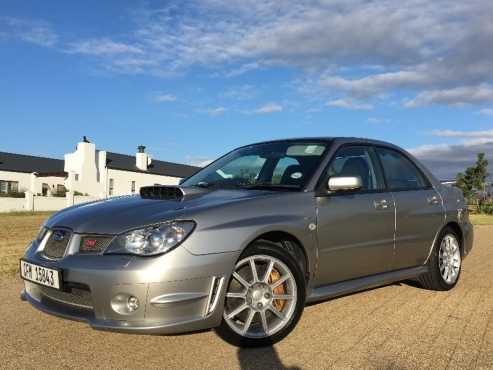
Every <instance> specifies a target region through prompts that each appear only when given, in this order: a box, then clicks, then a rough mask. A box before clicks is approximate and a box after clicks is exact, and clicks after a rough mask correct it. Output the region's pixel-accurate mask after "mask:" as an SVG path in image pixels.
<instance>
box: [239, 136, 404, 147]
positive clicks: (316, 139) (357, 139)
mask: <svg viewBox="0 0 493 370" xmlns="http://www.w3.org/2000/svg"><path fill="white" fill-rule="evenodd" d="M334 141H337V142H344V143H367V144H374V145H386V146H391V147H397V146H396V145H394V144H392V143H389V142H385V141H381V140H375V139H368V138H361V137H350V136H348V137H346V136H334V137H328V136H314V137H296V138H287V139H275V140H267V141H261V142H258V143H252V144H248V145H244V146H251V145H259V144H270V143H289V142H308V143H311V142H317V143H332V142H334Z"/></svg>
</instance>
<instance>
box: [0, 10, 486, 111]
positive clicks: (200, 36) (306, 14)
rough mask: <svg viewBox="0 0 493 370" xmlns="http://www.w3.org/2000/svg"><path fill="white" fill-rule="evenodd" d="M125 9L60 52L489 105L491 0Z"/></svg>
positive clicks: (21, 31)
mask: <svg viewBox="0 0 493 370" xmlns="http://www.w3.org/2000/svg"><path fill="white" fill-rule="evenodd" d="M132 14H133V16H132V18H131V19H132V21H133V23H132V25H133V28H132V29H130V30H128V31H126V32H125V34H121V35H115V36H114V37H111V38H110V37H109V36H106V37H105V36H104V35H101V36H100V37H98V38H91V39H81V40H78V41H74V42H72V43H69V45H68V46H67V47H66V48H65V50H68V51H69V52H72V53H80V54H84V55H89V56H93V57H97V58H99V59H100V62H101V65H102V66H104V68H107V69H111V70H114V71H118V72H124V73H149V74H153V75H159V76H167V75H173V74H177V73H183V72H185V71H186V70H187V69H188V68H191V67H195V66H199V67H209V68H211V69H212V71H220V72H218V73H217V74H218V75H219V76H230V77H232V76H238V75H241V74H243V73H246V72H248V71H252V70H255V69H258V68H265V69H267V68H279V67H290V68H296V69H298V70H300V71H306V72H309V73H307V74H305V76H307V77H306V78H307V79H310V81H312V83H313V84H314V85H316V88H318V89H321V90H323V91H325V93H326V94H327V95H326V96H325V99H326V98H327V97H329V96H332V97H333V96H338V95H335V94H334V92H336V93H344V94H345V95H347V97H346V98H347V99H349V98H351V99H359V100H363V99H368V98H371V97H376V96H378V97H383V98H387V97H388V96H390V95H392V93H396V92H401V93H402V92H403V93H404V94H405V95H406V96H409V99H408V100H407V102H406V106H408V107H415V106H421V105H430V104H445V105H454V106H457V105H464V104H485V103H488V102H491V101H493V100H492V97H491V91H490V90H491V87H490V86H492V85H493V48H492V47H491V40H492V39H493V27H491V19H493V6H491V0H471V1H462V2H457V1H455V2H451V1H450V0H434V1H425V0H407V1H406V2H405V4H403V3H402V2H399V1H390V0H381V1H367V0H330V1H322V0H319V1H312V0H300V1H297V2H294V3H293V2H279V1H278V0H264V1H258V0H191V1H187V2H165V3H164V5H157V3H153V2H150V3H149V4H148V5H146V7H145V8H140V9H139V10H134V12H133V13H132ZM2 19H3V22H2V21H0V27H2V25H3V26H4V27H3V28H7V29H8V32H11V33H17V35H18V36H16V37H20V38H22V39H24V40H26V41H27V40H28V41H29V42H35V43H38V44H45V45H53V44H54V43H55V42H56V39H57V37H56V35H54V34H53V32H52V31H50V29H49V27H47V26H46V25H40V26H39V28H38V30H39V32H32V27H31V28H29V27H24V26H19V25H14V26H12V25H11V24H8V22H6V21H5V18H2ZM10 23H12V22H10ZM14 23H15V22H14ZM26 29H28V30H27V31H26ZM3 31H4V30H2V28H0V33H2V32H3ZM118 40H120V41H118ZM121 40H124V41H121ZM375 66H376V68H375ZM323 71H325V72H323ZM312 90H313V89H312ZM469 93H470V94H469ZM328 94H330V95H328Z"/></svg>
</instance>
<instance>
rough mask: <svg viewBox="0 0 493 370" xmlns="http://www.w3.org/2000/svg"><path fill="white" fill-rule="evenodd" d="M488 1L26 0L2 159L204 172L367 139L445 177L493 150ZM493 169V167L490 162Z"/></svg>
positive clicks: (5, 105) (1, 59)
mask: <svg viewBox="0 0 493 370" xmlns="http://www.w3.org/2000/svg"><path fill="white" fill-rule="evenodd" d="M492 8H493V7H491V6H490V4H488V1H486V0H485V1H479V0H473V1H470V2H467V3H464V4H463V3H461V2H450V1H445V0H443V1H442V0H438V1H433V2H429V1H423V0H409V1H406V3H405V5H402V4H399V2H395V1H372V2H369V1H364V0H344V1H342V0H324V1H322V0H320V1H297V2H296V3H288V2H280V1H272V0H266V1H254V0H241V1H240V0H202V1H179V2H178V1H175V2H171V1H161V2H159V1H152V2H150V1H149V2H143V1H118V2H117V1H106V2H103V1H84V2H67V1H52V2H49V3H47V2H39V1H23V2H19V1H11V0H6V1H3V2H2V11H1V12H0V67H1V68H0V123H1V127H2V131H1V132H2V133H1V137H2V139H1V141H0V150H1V151H10V152H17V153H26V154H34V155H43V156H51V157H62V156H63V154H64V153H67V152H70V151H72V150H73V148H74V145H75V143H76V142H77V141H78V140H79V139H80V138H81V137H82V136H83V135H87V136H88V137H89V138H90V139H91V140H93V141H94V142H96V144H97V146H98V148H101V149H106V150H109V151H116V152H121V153H128V154H132V153H134V152H135V149H136V147H137V145H139V144H144V145H146V146H147V147H148V151H149V152H150V153H151V154H152V155H153V156H154V157H155V158H159V159H162V160H169V161H176V162H184V163H192V164H201V163H203V162H204V161H207V160H210V159H213V158H215V157H217V156H219V155H220V154H222V153H224V152H225V151H227V150H230V149H232V148H234V147H236V146H239V145H242V144H247V143H250V142H255V141H260V140H265V139H271V138H284V137H295V136H333V135H341V136H364V137H371V138H378V139H383V140H387V141H391V142H394V143H396V144H399V145H401V146H403V147H405V148H407V149H411V150H412V151H413V153H414V154H415V155H417V156H418V157H420V158H422V159H423V160H424V161H425V162H427V163H428V164H429V165H430V166H431V167H432V169H433V170H434V171H435V172H436V173H437V174H438V175H439V176H440V177H442V178H446V177H451V176H452V177H453V176H454V174H455V172H456V171H457V170H459V169H461V168H462V167H463V166H464V165H466V164H468V163H471V162H472V161H473V160H474V156H475V153H477V152H478V151H486V152H487V154H488V156H489V157H490V154H489V153H490V152H491V153H492V154H493V150H492V149H493V144H492V143H491V142H492V141H493V125H492V123H493V87H492V79H493V78H492V76H493V48H491V40H493V27H492V26H491V21H490V20H491V19H493V9H492ZM490 160H491V161H492V162H493V157H490Z"/></svg>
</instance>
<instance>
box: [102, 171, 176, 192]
mask: <svg viewBox="0 0 493 370" xmlns="http://www.w3.org/2000/svg"><path fill="white" fill-rule="evenodd" d="M110 179H113V184H114V186H113V194H112V195H111V196H117V195H129V194H131V186H132V181H135V193H136V194H138V193H139V190H140V188H141V187H142V186H150V185H154V184H160V185H178V183H179V181H180V178H179V177H170V176H162V175H154V174H149V173H142V172H132V171H120V170H112V169H109V170H108V189H109V184H110ZM108 194H109V193H108Z"/></svg>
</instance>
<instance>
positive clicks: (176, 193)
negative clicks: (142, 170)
mask: <svg viewBox="0 0 493 370" xmlns="http://www.w3.org/2000/svg"><path fill="white" fill-rule="evenodd" d="M184 195H185V194H184V192H183V190H182V189H180V188H179V187H177V186H143V187H142V188H140V196H141V197H142V198H143V199H166V200H181V199H183V196H184Z"/></svg>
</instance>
